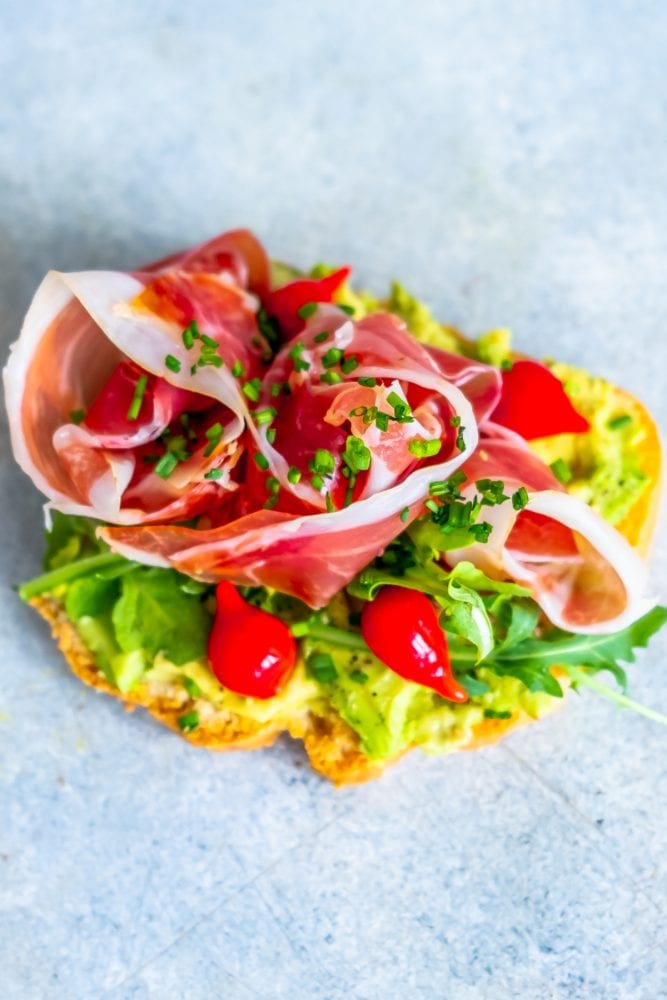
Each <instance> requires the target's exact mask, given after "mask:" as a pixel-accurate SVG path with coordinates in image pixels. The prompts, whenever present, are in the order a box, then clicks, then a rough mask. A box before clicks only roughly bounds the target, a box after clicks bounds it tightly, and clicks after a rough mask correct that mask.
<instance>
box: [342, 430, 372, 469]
mask: <svg viewBox="0 0 667 1000" xmlns="http://www.w3.org/2000/svg"><path fill="white" fill-rule="evenodd" d="M343 461H344V462H345V464H346V465H347V467H348V469H349V470H350V472H354V473H356V472H365V471H366V470H367V469H369V468H370V464H371V453H370V451H369V449H368V448H367V447H366V445H365V444H364V442H363V441H362V440H361V438H358V437H355V436H354V434H350V435H349V436H348V438H347V440H346V442H345V451H344V452H343Z"/></svg>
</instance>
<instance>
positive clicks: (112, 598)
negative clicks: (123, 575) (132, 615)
mask: <svg viewBox="0 0 667 1000" xmlns="http://www.w3.org/2000/svg"><path fill="white" fill-rule="evenodd" d="M119 596H120V586H119V583H118V581H117V580H116V579H111V580H109V579H105V578H104V577H100V576H97V575H94V576H82V577H79V579H78V580H73V581H72V583H71V584H70V585H69V587H68V588H67V593H66V595H65V610H66V611H67V615H68V617H69V618H71V619H72V621H78V620H79V618H83V616H84V615H90V616H91V617H95V616H96V615H102V614H108V613H109V612H110V611H111V609H112V608H113V606H114V603H115V602H116V601H117V600H118V597H119Z"/></svg>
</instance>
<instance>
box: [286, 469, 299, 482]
mask: <svg viewBox="0 0 667 1000" xmlns="http://www.w3.org/2000/svg"><path fill="white" fill-rule="evenodd" d="M300 479H301V473H300V472H299V470H298V469H297V467H296V465H290V467H289V469H288V470H287V481H288V482H289V483H292V485H293V486H296V484H297V483H298V482H299V480H300Z"/></svg>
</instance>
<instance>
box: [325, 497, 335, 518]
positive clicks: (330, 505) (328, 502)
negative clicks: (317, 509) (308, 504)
mask: <svg viewBox="0 0 667 1000" xmlns="http://www.w3.org/2000/svg"><path fill="white" fill-rule="evenodd" d="M324 501H325V503H326V505H327V511H328V512H329V514H333V512H334V511H335V509H336V508H335V507H334V502H333V500H332V499H331V494H330V493H326V494H325V496H324Z"/></svg>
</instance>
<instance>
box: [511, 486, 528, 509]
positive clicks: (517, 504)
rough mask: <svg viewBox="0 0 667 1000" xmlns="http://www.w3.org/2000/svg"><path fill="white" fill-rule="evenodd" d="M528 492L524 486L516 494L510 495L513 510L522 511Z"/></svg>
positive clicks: (526, 501)
mask: <svg viewBox="0 0 667 1000" xmlns="http://www.w3.org/2000/svg"><path fill="white" fill-rule="evenodd" d="M528 500H529V497H528V490H527V489H526V487H525V486H521V487H520V488H519V489H518V490H517V491H516V493H513V494H512V506H513V507H514V510H523V508H524V507H525V506H526V504H527V503H528Z"/></svg>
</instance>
